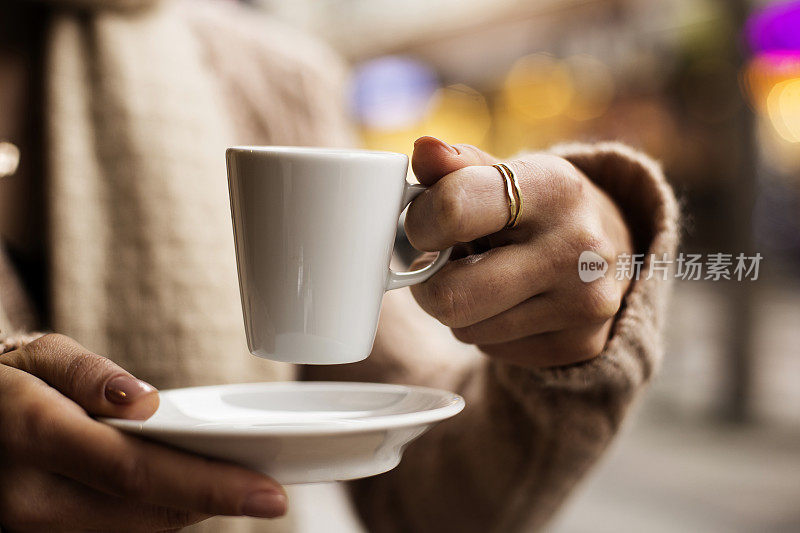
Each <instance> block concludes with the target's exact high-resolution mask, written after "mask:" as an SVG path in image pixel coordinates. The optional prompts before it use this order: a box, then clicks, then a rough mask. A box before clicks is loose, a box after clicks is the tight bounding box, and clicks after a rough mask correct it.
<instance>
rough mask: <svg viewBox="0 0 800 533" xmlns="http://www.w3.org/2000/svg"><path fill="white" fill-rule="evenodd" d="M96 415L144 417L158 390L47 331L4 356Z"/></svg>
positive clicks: (152, 409) (153, 405) (152, 407)
mask: <svg viewBox="0 0 800 533" xmlns="http://www.w3.org/2000/svg"><path fill="white" fill-rule="evenodd" d="M2 362H3V363H4V364H6V365H8V366H12V367H14V368H17V369H19V370H22V371H24V372H27V373H29V374H32V375H34V376H36V377H38V378H39V379H41V380H42V381H44V382H46V383H47V384H48V385H50V386H51V387H53V388H54V389H57V390H58V391H59V392H60V393H61V394H63V395H64V396H66V397H68V398H70V399H71V400H73V401H74V402H75V403H77V404H78V405H80V406H81V407H83V409H84V410H86V412H87V413H89V414H90V415H96V416H110V417H116V418H130V419H135V420H144V419H146V418H149V417H150V416H151V415H152V414H153V413H155V411H156V409H158V391H157V390H156V389H155V388H154V387H153V386H152V385H150V384H148V383H145V382H144V381H141V380H138V379H136V378H135V377H133V376H132V375H130V374H129V373H128V372H126V371H125V370H123V369H122V368H121V367H119V366H118V365H117V364H115V363H114V362H112V361H111V360H110V359H108V358H106V357H103V356H101V355H97V354H95V353H92V352H90V351H89V350H87V349H86V348H84V347H83V346H81V345H80V344H78V343H77V342H76V341H74V340H73V339H71V338H69V337H66V336H64V335H57V334H50V335H45V336H44V337H40V338H38V339H36V340H35V341H33V342H31V343H30V344H27V345H25V346H23V347H22V348H20V349H18V350H15V351H13V352H9V353H7V354H5V356H3V359H2Z"/></svg>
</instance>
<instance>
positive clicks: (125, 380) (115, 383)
mask: <svg viewBox="0 0 800 533" xmlns="http://www.w3.org/2000/svg"><path fill="white" fill-rule="evenodd" d="M154 390H156V389H155V388H154V387H153V386H152V385H150V384H149V383H145V382H144V381H141V380H138V379H136V378H134V377H131V376H117V377H115V378H111V379H110V380H108V383H106V399H107V400H108V401H109V402H113V403H129V402H132V401H134V400H135V399H136V398H139V397H141V396H144V395H145V394H148V393H151V392H153V391H154Z"/></svg>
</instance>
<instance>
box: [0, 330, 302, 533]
mask: <svg viewBox="0 0 800 533" xmlns="http://www.w3.org/2000/svg"><path fill="white" fill-rule="evenodd" d="M157 407H158V393H157V391H156V390H155V389H154V388H153V387H151V386H150V385H147V384H146V383H144V382H142V381H139V380H137V379H136V378H134V377H133V376H131V375H130V374H128V373H127V372H125V371H124V370H122V369H121V368H120V367H118V366H117V365H115V364H114V363H112V362H111V361H110V360H108V359H106V358H105V357H101V356H99V355H96V354H93V353H90V352H89V351H87V350H86V349H85V348H83V347H82V346H81V345H79V344H78V343H76V342H75V341H73V340H72V339H70V338H68V337H65V336H63V335H46V336H44V337H42V338H40V339H38V340H36V341H34V342H32V343H31V344H29V345H27V346H25V347H23V348H21V349H19V350H15V351H13V352H9V353H7V354H5V355H0V526H2V527H3V528H8V529H9V530H11V531H30V530H32V531H63V530H87V529H91V530H104V531H159V530H165V529H178V528H181V527H184V526H186V525H189V524H192V523H195V522H198V521H200V520H203V519H205V518H207V517H209V516H211V515H249V516H257V517H262V518H272V517H276V516H279V515H282V514H284V513H285V511H286V494H285V493H284V492H283V489H282V488H281V487H280V486H279V485H278V484H277V483H276V482H275V481H273V480H272V479H270V478H268V477H266V476H264V475H262V474H259V473H256V472H252V471H250V470H247V469H245V468H241V467H238V466H234V465H232V464H228V463H223V462H219V461H212V460H209V459H204V458H202V457H199V456H196V455H192V454H188V453H183V452H180V451H177V450H174V449H172V448H168V447H166V446H160V445H158V444H155V443H152V442H148V441H144V440H140V439H137V438H134V437H131V436H128V435H124V434H123V433H121V432H119V431H117V430H116V429H114V428H112V427H110V426H107V425H105V424H102V423H100V422H96V421H95V420H93V419H92V418H90V416H89V415H97V416H109V417H122V418H132V419H145V418H148V417H149V416H150V415H152V414H153V412H155V410H156V408H157Z"/></svg>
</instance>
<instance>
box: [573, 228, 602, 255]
mask: <svg viewBox="0 0 800 533" xmlns="http://www.w3.org/2000/svg"><path fill="white" fill-rule="evenodd" d="M572 241H573V245H574V250H575V252H577V253H578V254H580V253H581V252H584V251H586V250H591V251H593V252H596V253H597V254H599V255H601V256H604V257H605V255H606V253H605V252H606V249H607V248H608V244H607V240H606V238H605V236H604V235H603V234H602V233H601V232H599V231H596V230H595V229H593V228H590V227H581V228H578V229H576V230H575V234H574V236H573V238H572Z"/></svg>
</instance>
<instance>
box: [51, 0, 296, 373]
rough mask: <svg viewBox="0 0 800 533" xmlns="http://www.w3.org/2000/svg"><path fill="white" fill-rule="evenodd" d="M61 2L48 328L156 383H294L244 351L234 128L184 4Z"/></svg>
mask: <svg viewBox="0 0 800 533" xmlns="http://www.w3.org/2000/svg"><path fill="white" fill-rule="evenodd" d="M53 4H54V6H55V8H56V9H54V11H55V14H54V17H53V21H52V27H51V29H50V32H49V43H48V48H47V62H46V76H45V79H46V83H47V86H46V88H45V90H46V98H47V108H46V109H47V111H46V123H47V130H48V136H47V140H46V149H47V156H48V160H47V164H48V171H47V184H46V186H47V198H48V202H49V208H50V212H49V215H50V221H49V230H50V231H49V235H50V239H51V242H50V243H49V247H50V250H51V263H50V270H51V280H52V288H51V290H52V314H51V318H52V321H53V327H54V329H55V330H56V331H59V332H61V333H65V334H67V335H70V336H72V337H74V338H75V339H77V340H79V341H80V342H81V343H83V344H84V345H86V346H87V347H88V348H89V349H91V350H93V351H96V352H98V353H101V354H105V355H108V356H109V357H111V358H112V359H114V360H116V361H118V362H119V363H120V364H122V365H123V366H124V367H126V368H127V369H129V370H131V371H132V372H134V373H135V374H136V375H137V376H139V377H141V378H142V379H145V380H148V381H150V382H151V383H153V384H154V385H156V386H159V387H171V386H182V385H194V384H210V383H225V382H235V381H263V380H275V379H291V378H292V377H293V373H292V371H291V369H290V367H288V366H286V365H280V364H277V363H272V362H270V361H266V360H260V359H257V358H255V357H253V356H251V355H249V354H248V353H247V349H246V347H245V344H244V334H243V326H242V317H241V306H240V303H239V296H238V286H237V281H236V269H235V261H234V251H233V244H232V242H233V241H232V232H231V222H230V214H229V207H228V193H227V187H226V180H225V168H224V148H225V147H226V145H227V144H230V143H231V141H232V133H231V130H232V127H231V124H230V120H229V118H228V117H226V116H225V114H224V112H223V109H224V105H222V103H221V102H220V101H219V99H220V97H219V94H217V91H216V90H215V87H216V86H215V84H214V79H213V74H212V73H211V72H209V71H208V68H207V67H206V66H205V65H204V64H203V62H202V60H201V58H200V55H199V50H198V46H197V43H196V42H195V41H194V37H193V35H192V34H191V32H190V31H189V29H188V28H187V26H186V24H185V22H184V20H183V19H182V18H181V16H180V14H179V13H178V11H177V9H178V8H177V7H176V6H175V5H173V4H172V3H170V2H164V3H159V2H156V1H155V0H116V1H100V0H74V1H55V2H53Z"/></svg>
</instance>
